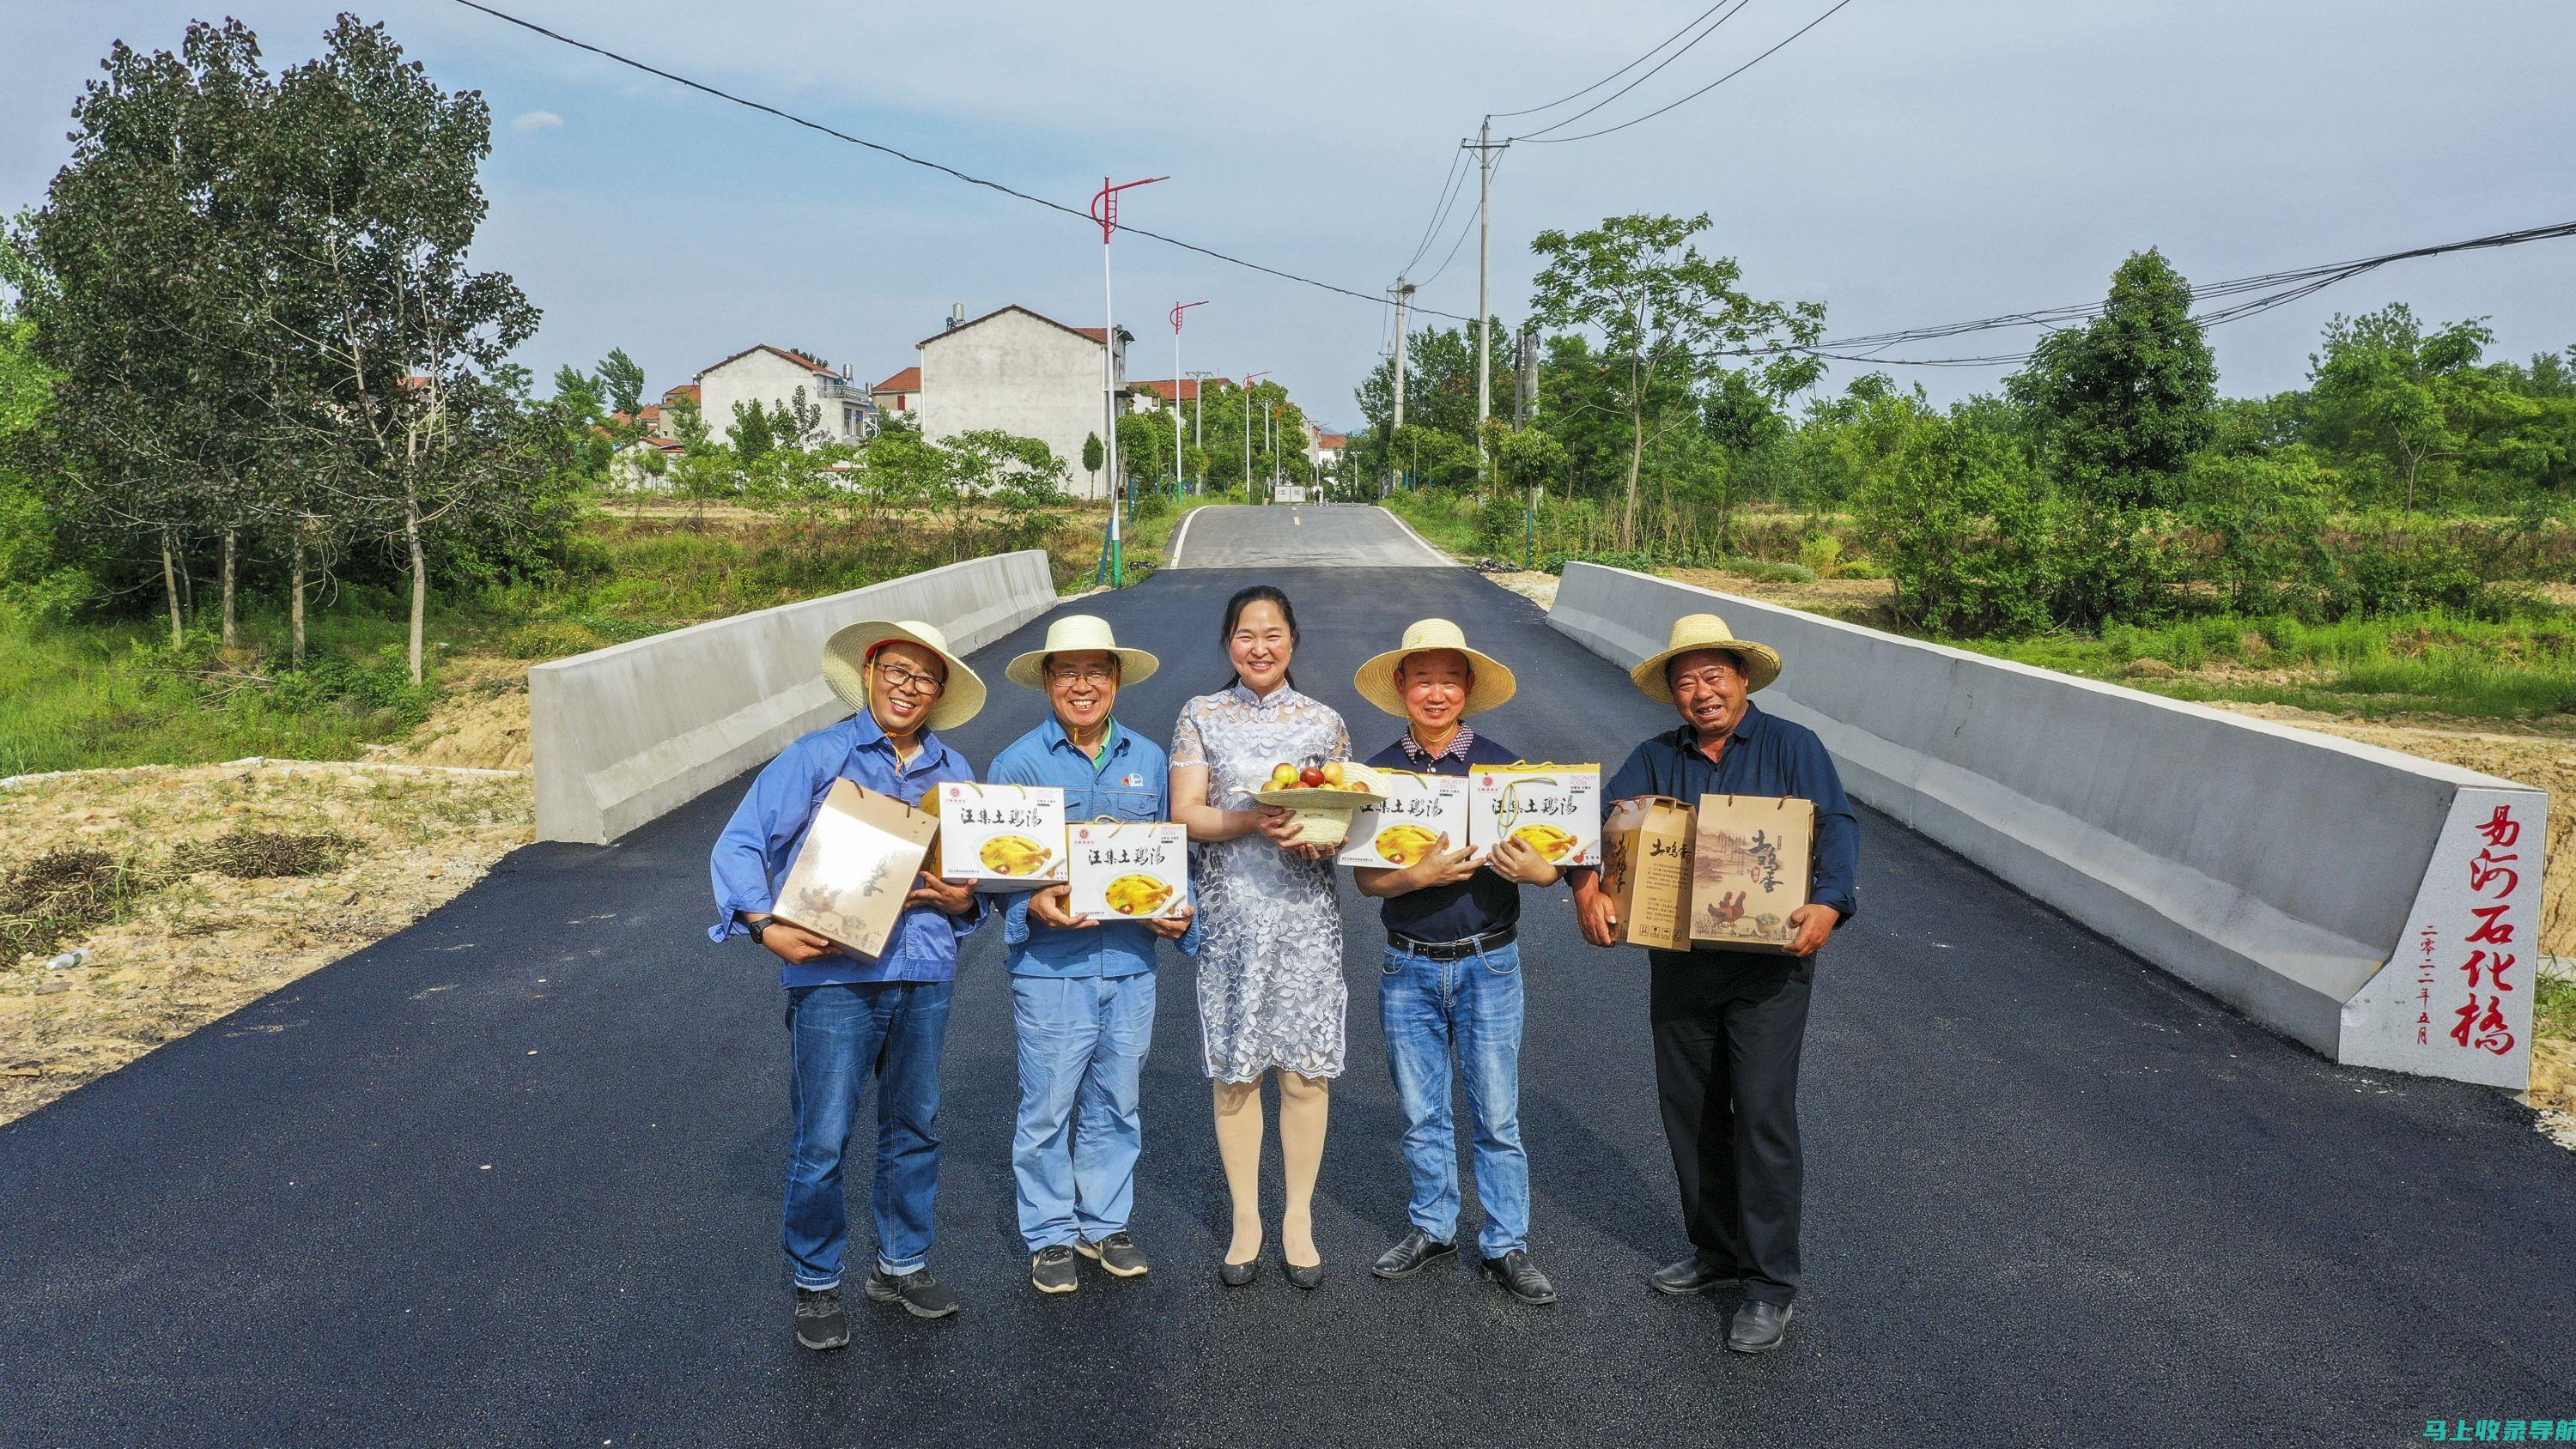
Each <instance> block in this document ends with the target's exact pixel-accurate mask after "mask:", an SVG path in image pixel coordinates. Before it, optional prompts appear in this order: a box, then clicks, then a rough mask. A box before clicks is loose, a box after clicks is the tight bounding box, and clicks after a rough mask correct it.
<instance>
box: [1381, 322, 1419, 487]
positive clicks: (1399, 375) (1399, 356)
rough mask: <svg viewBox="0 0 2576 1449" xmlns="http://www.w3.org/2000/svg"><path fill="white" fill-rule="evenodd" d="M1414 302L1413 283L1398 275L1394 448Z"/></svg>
mask: <svg viewBox="0 0 2576 1449" xmlns="http://www.w3.org/2000/svg"><path fill="white" fill-rule="evenodd" d="M1412 304H1413V284H1412V283H1411V282H1408V281H1406V280H1405V279H1404V278H1402V277H1398V278H1396V279H1395V421H1393V422H1392V423H1389V424H1388V425H1387V430H1386V432H1387V438H1386V445H1387V446H1388V447H1390V448H1392V447H1394V446H1395V435H1396V433H1398V432H1399V431H1401V430H1402V429H1403V427H1404V347H1405V342H1406V341H1407V338H1406V335H1405V318H1404V314H1405V309H1407V308H1408V307H1410V306H1412ZM1385 456H1386V457H1387V459H1388V460H1389V461H1390V462H1391V461H1393V459H1394V456H1395V455H1394V454H1392V453H1388V454H1386V455H1385ZM1397 472H1398V476H1399V477H1401V476H1402V470H1401V469H1399V470H1397Z"/></svg>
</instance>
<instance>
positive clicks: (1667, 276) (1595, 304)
mask: <svg viewBox="0 0 2576 1449" xmlns="http://www.w3.org/2000/svg"><path fill="white" fill-rule="evenodd" d="M1708 226H1709V218H1708V214H1707V213H1706V212H1702V213H1701V214H1699V215H1698V216H1695V217H1690V218H1687V219H1685V218H1682V217H1675V216H1646V215H1635V216H1614V217H1609V218H1605V219H1604V220H1603V221H1602V223H1601V225H1599V226H1598V227H1595V228H1593V229H1592V230H1590V231H1584V232H1577V233H1574V234H1572V235H1568V234H1567V233H1565V232H1561V231H1557V230H1554V229H1550V230H1547V231H1543V232H1540V233H1539V234H1538V236H1537V237H1536V239H1534V240H1533V241H1531V243H1530V250H1532V251H1534V252H1536V253H1538V254H1539V255H1540V256H1542V257H1545V258H1546V259H1547V265H1546V267H1545V268H1544V269H1543V270H1542V271H1541V272H1540V273H1539V275H1538V278H1537V280H1536V282H1535V283H1533V285H1532V293H1533V306H1532V311H1533V313H1534V315H1535V316H1536V317H1537V318H1538V319H1539V320H1540V321H1542V322H1544V323H1546V324H1548V325H1551V326H1560V327H1569V326H1570V327H1579V328H1583V329H1587V330H1588V331H1590V332H1593V333H1596V334H1598V335H1599V337H1600V339H1601V350H1602V353H1603V354H1604V356H1605V357H1606V359H1607V360H1608V361H1609V363H1610V367H1609V368H1608V370H1607V381H1608V383H1609V391H1610V393H1611V396H1612V398H1613V400H1614V402H1615V403H1616V405H1617V406H1618V407H1619V409H1620V410H1621V411H1622V412H1623V413H1624V414H1625V417H1626V421H1627V424H1628V470H1627V473H1628V476H1627V485H1626V490H1625V495H1624V499H1623V501H1622V503H1621V506H1620V513H1619V547H1620V548H1621V549H1622V550H1623V551H1624V550H1630V549H1634V548H1635V547H1636V541H1637V497H1638V477H1639V474H1640V473H1641V471H1642V470H1643V468H1644V466H1645V459H1646V448H1647V444H1648V443H1649V441H1650V440H1651V436H1652V435H1657V434H1660V433H1662V432H1663V431H1664V430H1665V429H1666V428H1668V427H1670V426H1671V425H1672V419H1673V412H1674V410H1673V409H1672V408H1670V406H1669V405H1668V404H1665V403H1663V402H1662V401H1661V400H1662V399H1664V398H1666V397H1667V396H1668V395H1669V394H1668V392H1667V391H1666V388H1667V386H1668V385H1669V384H1672V383H1676V382H1678V383H1680V384H1682V386H1683V387H1684V388H1685V389H1687V388H1688V387H1689V386H1690V384H1692V383H1694V382H1696V381H1697V380H1698V379H1700V378H1701V377H1704V376H1706V375H1707V374H1708V372H1709V371H1710V370H1711V369H1712V368H1714V367H1715V366H1716V365H1717V358H1718V357H1719V356H1720V355H1722V354H1748V353H1756V352H1762V351H1765V350H1770V349H1787V350H1784V351H1780V352H1778V353H1777V354H1776V355H1775V356H1773V357H1772V360H1771V361H1770V362H1768V363H1765V364H1762V366H1761V368H1760V370H1761V371H1762V372H1763V373H1765V374H1766V376H1767V378H1768V381H1769V385H1770V386H1771V388H1772V389H1773V390H1774V391H1775V392H1776V393H1778V394H1779V395H1781V396H1786V395H1787V394H1789V393H1791V392H1795V391H1797V390H1799V389H1800V388H1802V387H1804V386H1806V385H1807V384H1808V383H1809V382H1811V381H1812V380H1813V379H1814V377H1815V376H1816V374H1817V369H1818V364H1817V363H1816V362H1815V360H1814V359H1813V358H1812V357H1809V356H1806V355H1803V354H1801V353H1799V352H1798V351H1797V350H1796V349H1800V348H1808V347H1812V346H1814V345H1815V342H1816V340H1817V339H1818V338H1819V337H1821V336H1822V335H1823V333H1824V317H1825V309H1824V307H1823V305H1822V304H1821V303H1815V302H1801V303H1797V304H1796V305H1794V306H1789V305H1783V304H1781V303H1777V302H1764V301H1759V300H1757V299H1755V298H1754V297H1752V296H1751V295H1749V294H1747V293H1746V292H1744V291H1743V290H1742V289H1741V288H1740V287H1739V286H1738V285H1737V284H1738V283H1739V282H1740V281H1741V279H1742V269H1741V268H1740V267H1738V266H1737V265H1736V262H1735V259H1734V258H1732V257H1716V258H1709V257H1703V256H1701V255H1700V253H1699V248H1698V247H1697V246H1695V245H1693V244H1692V242H1691V238H1692V237H1694V236H1696V235H1698V234H1699V233H1700V232H1702V231H1705V230H1707V229H1708ZM1684 416H1685V417H1687V415H1686V414H1685V415H1684Z"/></svg>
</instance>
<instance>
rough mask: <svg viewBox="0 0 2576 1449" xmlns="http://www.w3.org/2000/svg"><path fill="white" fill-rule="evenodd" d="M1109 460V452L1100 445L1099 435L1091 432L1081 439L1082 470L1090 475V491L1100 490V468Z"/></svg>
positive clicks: (1096, 491)
mask: <svg viewBox="0 0 2576 1449" xmlns="http://www.w3.org/2000/svg"><path fill="white" fill-rule="evenodd" d="M1108 462H1109V452H1108V450H1107V449H1106V448H1104V447H1102V446H1101V442H1100V435H1099V434H1098V433H1093V434H1091V435H1090V436H1089V437H1086V438H1084V439H1083V440H1082V471H1084V472H1085V473H1088V474H1090V475H1091V491H1092V492H1093V493H1095V494H1096V493H1098V492H1099V491H1100V470H1101V469H1102V468H1103V467H1105V466H1106V465H1107V464H1108Z"/></svg>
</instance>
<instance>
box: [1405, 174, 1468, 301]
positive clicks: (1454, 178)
mask: <svg viewBox="0 0 2576 1449" xmlns="http://www.w3.org/2000/svg"><path fill="white" fill-rule="evenodd" d="M1465 160H1466V153H1465V152H1463V151H1453V152H1451V153H1450V154H1449V175H1448V177H1447V178H1446V179H1444V180H1443V181H1442V182H1441V196H1440V204H1439V205H1437V206H1435V207H1433V208H1432V211H1431V221H1430V224H1429V225H1427V226H1425V227H1423V228H1422V239H1421V240H1420V241H1418V242H1415V243H1414V244H1413V255H1412V256H1409V257H1407V258H1405V259H1404V265H1403V266H1400V267H1398V268H1396V271H1397V272H1399V273H1403V272H1409V271H1412V270H1413V264H1414V263H1416V262H1418V261H1421V260H1422V255H1423V253H1425V252H1427V251H1429V250H1431V242H1432V239H1433V238H1434V237H1437V236H1438V235H1439V234H1440V223H1442V222H1444V221H1447V220H1448V219H1449V208H1450V207H1451V206H1452V205H1454V204H1456V202H1457V199H1458V188H1459V187H1460V186H1461V185H1464V184H1465V182H1466V176H1467V173H1466V171H1465V169H1464V166H1463V163H1464V162H1465Z"/></svg>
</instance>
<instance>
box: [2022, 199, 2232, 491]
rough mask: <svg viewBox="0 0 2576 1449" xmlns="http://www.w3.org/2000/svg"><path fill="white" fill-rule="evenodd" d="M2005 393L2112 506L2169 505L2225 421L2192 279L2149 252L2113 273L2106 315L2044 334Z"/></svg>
mask: <svg viewBox="0 0 2576 1449" xmlns="http://www.w3.org/2000/svg"><path fill="white" fill-rule="evenodd" d="M2006 390H2007V391H2008V392H2009V393H2010V395H2011V396H2012V398H2013V399H2014V401H2016V402H2019V403H2021V404H2022V405H2023V406H2025V407H2027V408H2029V409H2030V410H2031V411H2032V413H2033V414H2034V415H2035V417H2036V419H2037V420H2038V422H2039V427H2040V431H2041V434H2042V436H2043V437H2044V438H2045V439H2046V440H2047V442H2048V444H2049V446H2050V448H2051V450H2052V452H2053V454H2054V455H2055V456H2056V457H2057V458H2058V459H2059V460H2060V461H2061V462H2062V463H2063V464H2064V466H2065V467H2066V468H2067V470H2068V473H2069V475H2070V477H2071V478H2072V479H2073V480H2074V481H2076V482H2078V483H2080V484H2082V485H2084V486H2085V487H2086V488H2087V489H2088V491H2090V492H2092V493H2094V494H2095V495H2096V496H2098V497H2099V498H2100V499H2102V500H2103V501H2104V502H2105V503H2108V504H2110V505H2112V506H2116V507H2123V508H2137V507H2145V506H2150V505H2155V504H2163V503H2170V502H2172V501H2173V499H2174V495H2175V492H2176V483H2175V479H2176V478H2177V477H2178V475H2179V474H2180V473H2181V471H2182V469H2183V468H2184V466H2185V465H2186V464H2188V463H2189V462H2190V460H2191V456H2192V455H2193V454H2194V453H2197V452H2199V451H2200V450H2201V449H2202V448H2204V447H2206V446H2208V444H2209V441H2210V439H2211V438H2212V436H2214V434H2215V431H2216V427H2217V417H2216V414H2215V411H2214V409H2215V407H2216V404H2217V398H2218V363H2217V361H2216V359H2214V358H2213V357H2212V356H2211V355H2210V351H2209V342H2208V339H2207V338H2206V337H2204V336H2203V335H2202V333H2201V326H2200V324H2199V323H2198V322H2196V321H2193V320H2192V315H2191V284H2190V283H2189V282H2187V281H2185V280H2183V278H2182V276H2181V274H2180V273H2178V272H2176V271H2175V270H2174V269H2173V267H2172V265H2171V264H2169V263H2168V262H2166V261H2165V258H2164V254H2163V253H2161V252H2158V251H2156V250H2155V249H2154V248H2152V247H2150V248H2149V249H2147V250H2146V251H2143V252H2137V253H2133V254H2131V256H2130V257H2129V259H2128V260H2127V261H2125V262H2122V263H2121V264H2120V267H2119V269H2118V270H2117V271H2115V272H2113V273H2112V274H2111V291H2110V295H2109V297H2108V298H2107V299H2106V301H2105V302H2104V305H2103V310H2102V315H2101V316H2100V317H2098V318H2095V319H2094V320H2093V321H2091V322H2088V323H2086V324H2085V325H2084V326H2081V327H2070V328H2067V329H2066V330H2064V331H2060V332H2052V333H2050V334H2049V335H2048V336H2046V337H2044V338H2042V339H2041V340H2040V343H2039V346H2038V347H2037V348H2036V349H2034V350H2033V352H2032V354H2031V361H2030V365H2029V366H2028V367H2027V368H2025V369H2024V370H2023V371H2021V372H2019V373H2017V374H2015V375H2014V376H2013V377H2012V378H2011V379H2009V380H2008V381H2007V383H2006Z"/></svg>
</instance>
